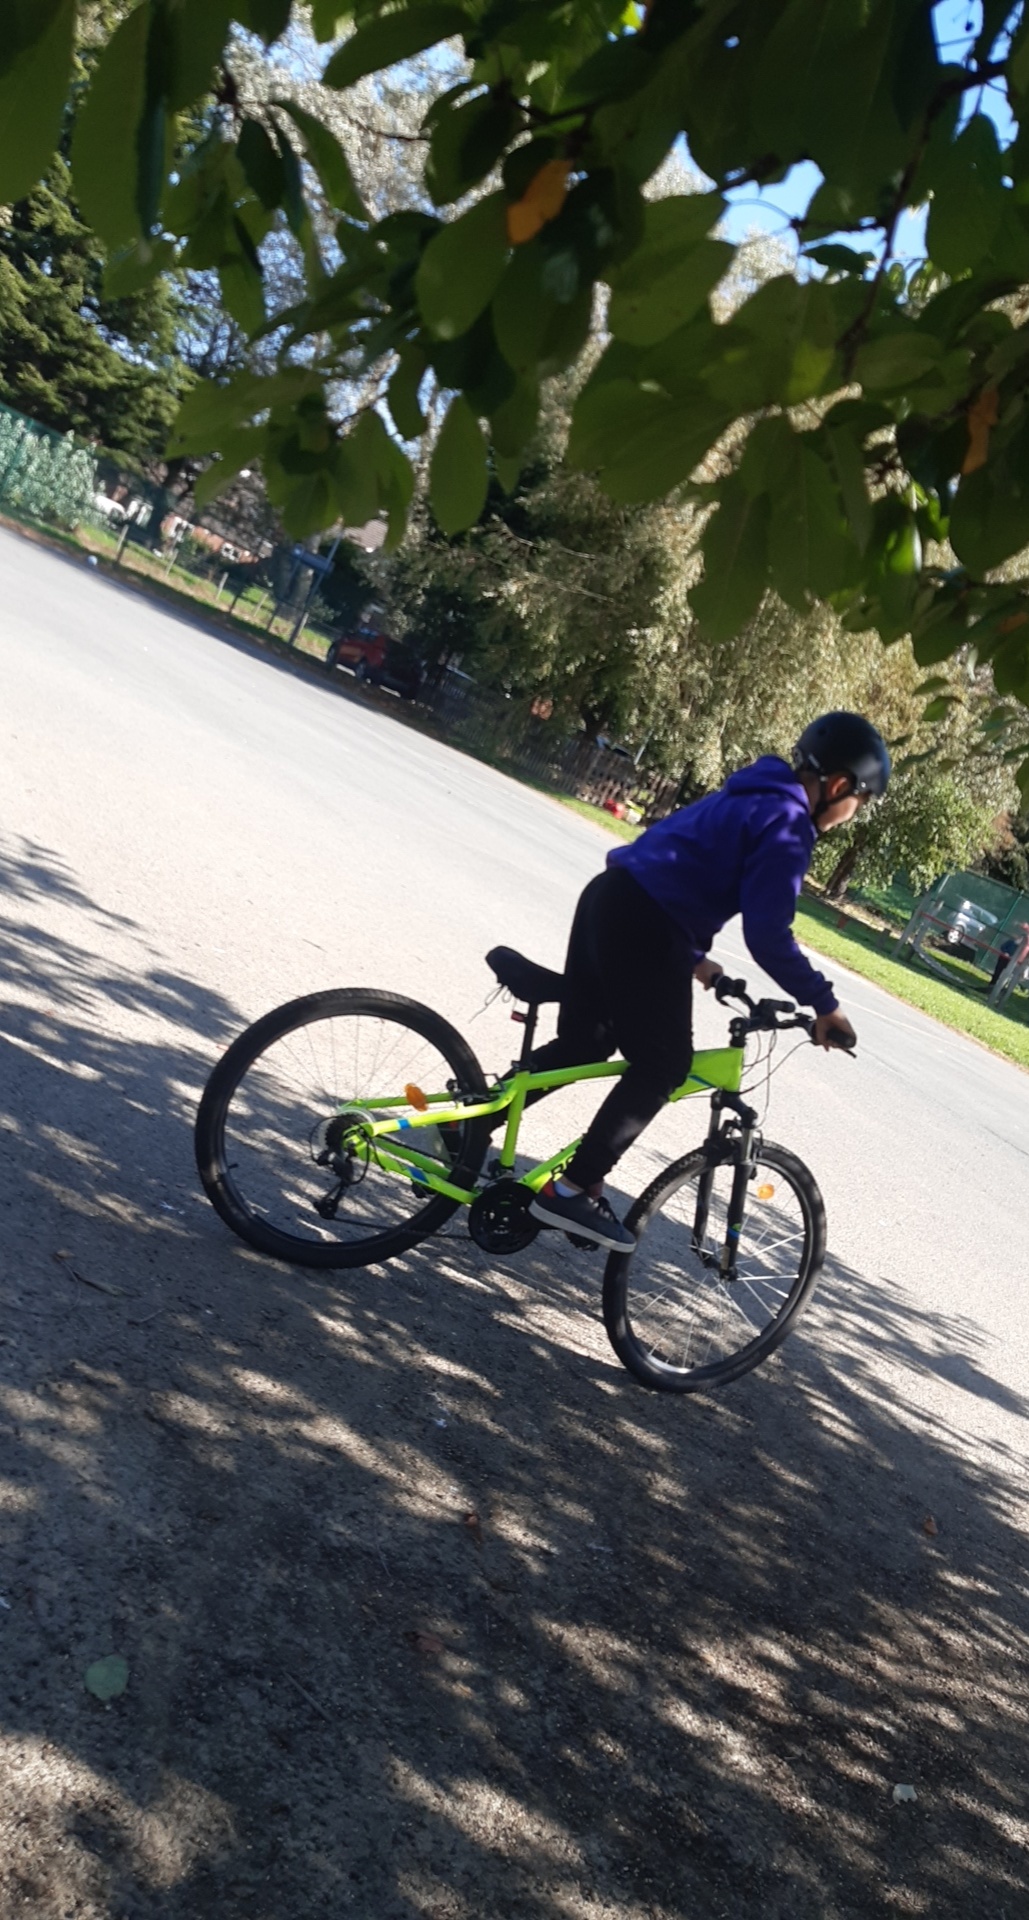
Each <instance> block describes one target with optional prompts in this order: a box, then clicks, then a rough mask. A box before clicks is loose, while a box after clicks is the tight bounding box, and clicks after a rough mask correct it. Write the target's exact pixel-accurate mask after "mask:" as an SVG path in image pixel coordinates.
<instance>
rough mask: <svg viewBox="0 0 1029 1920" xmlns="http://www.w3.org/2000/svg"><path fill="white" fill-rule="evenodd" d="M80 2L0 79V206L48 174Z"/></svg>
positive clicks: (61, 10)
mask: <svg viewBox="0 0 1029 1920" xmlns="http://www.w3.org/2000/svg"><path fill="white" fill-rule="evenodd" d="M74 37H75V0H61V3H60V5H59V6H57V7H56V8H55V9H53V11H52V16H51V18H50V21H49V24H48V25H47V27H46V30H45V32H43V33H41V34H40V36H39V38H38V39H36V40H33V41H32V43H31V44H30V45H29V46H27V47H25V48H23V50H22V52H21V53H20V54H19V56H18V58H17V59H16V60H15V61H14V62H13V64H12V65H11V66H9V67H8V68H7V70H6V72H5V73H4V74H3V76H2V78H0V206H10V205H11V204H13V202H14V201H16V200H20V199H21V198H22V197H23V195H24V194H26V193H28V191H29V189H30V187H33V186H35V184H36V181H37V180H39V179H40V178H41V177H42V175H43V174H44V173H45V172H46V170H47V167H48V166H49V164H50V161H51V159H52V157H53V153H54V149H55V147H56V146H57V142H58V140H59V138H60V134H61V122H62V119H63V117H64V103H65V100H66V99H67V97H68V89H69V86H70V83H71V62H72V47H73V45H74Z"/></svg>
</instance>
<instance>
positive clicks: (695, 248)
mask: <svg viewBox="0 0 1029 1920" xmlns="http://www.w3.org/2000/svg"><path fill="white" fill-rule="evenodd" d="M724 211H725V202H724V200H723V199H722V197H721V195H720V194H717V193H700V194H689V195H686V194H676V195H670V196H669V197H668V199H666V200H652V201H650V202H648V204H647V207H646V212H645V215H644V228H643V238H642V240H641V242H640V244H639V245H638V246H637V247H636V248H635V249H634V251H633V252H632V253H631V254H630V255H629V257H628V259H627V260H625V261H624V262H623V263H622V264H621V265H620V266H618V267H617V268H615V270H614V271H613V272H612V273H611V274H610V275H609V276H608V277H609V281H610V285H611V304H610V308H609V311H608V323H609V325H610V328H611V331H612V333H614V334H616V335H618V337H619V338H620V339H623V340H629V341H631V342H633V343H634V344H635V345H638V346H650V345H651V344H652V343H653V342H654V341H656V340H663V339H664V338H665V335H666V334H669V333H672V332H673V331H674V329H675V328H676V327H679V326H681V325H682V324H683V322H684V321H685V320H689V319H690V318H692V316H693V314H694V313H695V312H696V311H697V308H698V307H699V306H700V305H701V303H702V302H703V301H704V300H705V299H706V298H707V295H708V294H709V293H710V291H711V288H712V287H713V286H714V285H715V284H716V282H717V281H718V280H719V279H720V278H721V276H722V274H723V273H724V272H725V271H726V269H727V267H728V266H729V264H730V262H731V260H732V257H733V249H732V248H731V247H727V246H725V245H724V243H723V242H721V241H717V240H709V239H708V238H707V235H708V234H709V232H710V230H711V228H712V227H713V226H714V224H715V222H716V221H717V220H719V219H720V218H721V215H722V213H723V212H724Z"/></svg>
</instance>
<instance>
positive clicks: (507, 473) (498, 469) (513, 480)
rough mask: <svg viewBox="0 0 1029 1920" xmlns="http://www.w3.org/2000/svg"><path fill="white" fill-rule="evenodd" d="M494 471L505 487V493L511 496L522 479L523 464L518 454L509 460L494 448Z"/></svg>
mask: <svg viewBox="0 0 1029 1920" xmlns="http://www.w3.org/2000/svg"><path fill="white" fill-rule="evenodd" d="M493 471H494V473H495V474H496V476H497V479H498V480H499V482H500V484H501V486H502V487H503V489H504V492H505V493H508V494H511V493H513V492H514V490H515V488H516V486H517V485H518V482H519V480H520V479H521V477H522V463H521V461H520V460H519V458H518V456H517V454H515V455H514V456H513V457H511V458H510V459H509V458H508V456H507V455H506V454H503V453H498V452H497V450H496V448H494V449H493Z"/></svg>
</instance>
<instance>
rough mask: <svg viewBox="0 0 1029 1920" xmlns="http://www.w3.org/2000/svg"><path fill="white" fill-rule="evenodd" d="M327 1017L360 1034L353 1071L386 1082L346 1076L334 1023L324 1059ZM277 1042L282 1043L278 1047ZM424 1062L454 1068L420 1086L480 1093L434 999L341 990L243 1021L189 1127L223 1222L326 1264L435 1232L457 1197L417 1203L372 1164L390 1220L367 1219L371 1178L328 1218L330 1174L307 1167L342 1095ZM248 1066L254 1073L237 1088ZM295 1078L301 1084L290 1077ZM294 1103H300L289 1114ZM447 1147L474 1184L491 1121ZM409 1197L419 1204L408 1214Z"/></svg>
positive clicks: (253, 1241) (267, 1248)
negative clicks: (298, 1040) (322, 1208)
mask: <svg viewBox="0 0 1029 1920" xmlns="http://www.w3.org/2000/svg"><path fill="white" fill-rule="evenodd" d="M360 1021H367V1022H368V1023H370V1031H369V1030H368V1029H366V1031H365V1034H364V1036H363V1037H364V1039H365V1041H366V1046H365V1053H364V1062H363V1064H362V1060H361V1039H362V1035H361V1033H360V1032H359V1031H356V1030H355V1023H358V1022H360ZM327 1022H337V1023H338V1022H344V1023H348V1022H349V1023H350V1025H349V1027H347V1028H346V1029H345V1031H346V1033H348V1034H349V1035H350V1038H351V1039H352V1040H353V1041H354V1043H355V1046H356V1054H355V1058H356V1061H357V1067H356V1068H352V1069H351V1076H350V1077H351V1078H352V1077H353V1074H354V1073H355V1072H356V1074H357V1077H358V1078H360V1077H361V1076H362V1074H363V1077H364V1079H365V1080H366V1081H367V1080H368V1078H369V1076H371V1077H372V1078H373V1079H374V1078H375V1076H376V1075H378V1074H379V1072H380V1071H381V1074H382V1077H383V1079H384V1080H385V1077H386V1073H387V1071H388V1072H389V1074H390V1079H389V1084H383V1085H381V1086H380V1085H377V1084H376V1085H374V1086H370V1085H365V1086H361V1085H355V1084H350V1079H348V1077H347V1063H346V1062H344V1064H343V1065H339V1064H338V1051H339V1050H338V1049H337V1047H336V1038H337V1035H336V1032H335V1030H333V1035H332V1048H331V1053H332V1058H331V1062H330V1065H329V1066H326V1064H325V1062H324V1060H323V1059H322V1058H320V1056H319V1051H318V1048H317V1047H316V1045H315V1036H316V1035H317V1036H318V1038H319V1041H320V1042H324V1039H325V1028H326V1023H327ZM376 1034H378V1037H379V1039H380V1041H381V1040H382V1038H383V1036H385V1039H386V1041H387V1042H389V1041H390V1039H391V1038H392V1040H393V1044H392V1045H387V1046H386V1052H387V1055H388V1058H387V1060H385V1061H382V1064H381V1068H380V1060H381V1056H382V1052H383V1047H382V1045H375V1044H373V1043H374V1041H375V1039H376ZM300 1035H305V1036H306V1044H302V1047H301V1050H300V1052H299V1053H298V1051H297V1048H296V1047H295V1046H290V1045H289V1044H288V1043H290V1042H291V1041H292V1040H293V1038H294V1037H295V1036H300ZM405 1039H410V1041H411V1043H412V1044H411V1047H410V1052H411V1054H412V1057H413V1060H412V1059H408V1058H407V1057H406V1053H407V1051H408V1050H407V1048H406V1046H405ZM279 1043H287V1044H285V1046H284V1049H283V1051H282V1052H280V1053H276V1052H275V1051H274V1050H275V1049H276V1048H277V1047H278V1046H279ZM348 1044H349V1042H348ZM401 1047H403V1048H404V1052H405V1057H404V1058H403V1059H402V1060H401V1059H396V1055H397V1053H398V1049H399V1048H401ZM308 1054H309V1055H310V1061H311V1063H312V1064H311V1065H308V1058H307V1056H308ZM419 1059H421V1060H422V1061H423V1063H430V1064H431V1069H432V1070H433V1071H434V1072H435V1073H438V1072H439V1071H440V1070H441V1063H442V1069H443V1070H445V1069H449V1073H448V1074H446V1077H445V1078H444V1079H443V1080H442V1081H441V1083H440V1084H438V1085H437V1084H435V1082H434V1080H430V1081H429V1084H428V1086H427V1089H426V1090H431V1091H436V1092H438V1091H442V1088H443V1087H444V1086H446V1084H447V1080H448V1079H449V1080H452V1081H453V1082H454V1083H455V1085H456V1088H457V1091H458V1094H459V1095H460V1094H470V1095H472V1096H473V1097H475V1098H476V1099H478V1098H485V1097H486V1094H487V1084H486V1078H485V1075H484V1073H483V1070H482V1068H481V1066H480V1065H479V1062H478V1060H477V1059H476V1057H475V1055H474V1053H473V1052H472V1050H471V1048H470V1047H469V1045H468V1043H467V1041H465V1040H464V1039H463V1038H462V1036H461V1035H460V1034H459V1033H458V1032H457V1030H456V1028H454V1027H452V1026H451V1025H450V1024H449V1022H448V1021H446V1020H444V1019H442V1017H441V1016H440V1015H439V1014H437V1013H434V1012H433V1011H432V1009H431V1008H429V1007H425V1006H422V1005H421V1003H420V1002H419V1001H417V1000H408V999H405V998H403V996H401V995H400V994H394V993H383V992H378V991H375V990H373V989H370V988H369V989H365V988H350V987H339V988H335V989H332V990H330V991H327V992H324V993H313V994H307V995H305V996H304V997H303V998H301V999H298V1000H291V1001H289V1002H288V1003H287V1004H286V1005H285V1006H282V1007H276V1008H275V1009H274V1010H273V1011H272V1012H271V1013H267V1014H265V1015H264V1016H263V1018H262V1019H260V1020H258V1021H256V1022H255V1023H254V1025H253V1026H251V1027H248V1028H247V1029H246V1031H245V1032H244V1033H241V1034H240V1035H239V1036H238V1038H237V1039H235V1040H234V1041H233V1042H232V1045H231V1046H230V1047H229V1048H228V1050H227V1052H226V1053H224V1054H223V1056H222V1058H221V1059H220V1060H219V1062H218V1064H217V1066H216V1067H215V1068H214V1071H213V1073H212V1074H211V1077H210V1079H209V1080H208V1082H207V1085H206V1087H205V1089H204V1092H203V1095H202V1098H201V1101H200V1105H199V1108H198V1110H197V1117H196V1125H195V1129H194V1146H195V1152H196V1163H197V1170H198V1172H199V1174H200V1179H201V1182H202V1185H203V1188H204V1191H205V1193H206V1194H207V1197H208V1199H209V1200H210V1201H211V1204H212V1206H213V1207H214V1208H215V1210H216V1211H217V1213H219V1214H220V1216H221V1218H222V1219H223V1220H224V1221H225V1224H226V1225H227V1226H229V1227H231V1228H232V1231H233V1232H234V1233H236V1234H238V1235H239V1237H240V1238H241V1239H243V1240H245V1241H247V1243H248V1244H249V1245H250V1246H252V1247H256V1248H257V1249H258V1251H259V1252H261V1253H268V1254H271V1255H273V1256H274V1257H275V1258H276V1259H279V1260H287V1261H289V1262H291V1263H292V1264H294V1265H298V1266H306V1267H323V1268H325V1267H360V1266H370V1265H372V1264H374V1263H375V1262H377V1261H380V1260H389V1259H392V1258H393V1256H394V1255H396V1254H398V1253H403V1252H405V1251H406V1250H407V1249H408V1248H409V1247H413V1246H416V1245H417V1244H418V1242H419V1241H420V1240H424V1239H425V1238H426V1237H427V1236H428V1235H429V1234H431V1233H435V1232H436V1231H437V1229H438V1228H439V1227H441V1226H442V1225H443V1224H444V1222H445V1221H446V1220H449V1219H450V1217H451V1215H452V1214H453V1213H455V1212H456V1210H457V1208H458V1206H459V1205H460V1204H461V1203H460V1201H457V1200H451V1199H449V1198H448V1197H447V1196H446V1195H445V1194H434V1195H432V1196H431V1198H429V1199H428V1200H425V1201H423V1202H421V1204H419V1201H420V1199H421V1196H420V1193H419V1190H418V1186H417V1183H416V1182H415V1181H405V1180H404V1178H403V1177H402V1176H401V1175H394V1174H387V1173H384V1172H381V1171H380V1170H378V1169H375V1175H374V1185H373V1194H372V1201H371V1207H372V1208H375V1207H377V1208H378V1209H379V1213H380V1215H381V1213H382V1211H383V1209H386V1210H389V1209H391V1210H392V1215H393V1217H392V1218H391V1219H390V1220H389V1221H388V1223H387V1224H385V1225H381V1224H380V1225H379V1226H378V1227H376V1226H375V1225H374V1224H373V1223H372V1221H371V1220H369V1219H368V1218H367V1217H364V1216H367V1215H368V1214H369V1211H370V1206H369V1200H368V1196H367V1195H366V1194H365V1186H366V1185H367V1180H366V1179H362V1181H361V1183H360V1184H355V1186H354V1187H353V1188H352V1189H351V1190H350V1192H349V1193H348V1196H347V1208H342V1207H341V1213H342V1216H343V1217H342V1218H336V1219H334V1220H333V1221H332V1222H331V1223H330V1222H329V1221H327V1220H324V1219H322V1218H321V1217H320V1215H319V1214H318V1212H317V1208H316V1205H315V1201H316V1199H317V1197H318V1195H317V1194H316V1192H315V1189H316V1188H317V1187H319V1185H320V1189H321V1193H322V1195H324V1192H325V1188H326V1185H330V1186H331V1185H332V1184H333V1176H332V1175H331V1174H329V1173H327V1172H326V1171H325V1170H324V1169H323V1168H317V1172H316V1173H314V1174H312V1168H315V1167H316V1164H317V1163H316V1161H315V1157H314V1144H315V1143H316V1142H317V1141H318V1138H319V1135H318V1129H319V1127H321V1128H323V1132H322V1135H321V1139H324V1137H325V1136H324V1127H325V1126H327V1125H328V1124H330V1123H331V1120H332V1119H333V1118H334V1117H335V1116H336V1115H338V1113H339V1111H340V1110H341V1108H345V1105H346V1100H347V1098H348V1097H349V1098H354V1099H356V1098H362V1097H363V1098H368V1097H369V1096H371V1095H373V1094H374V1093H376V1092H377V1093H379V1094H381V1096H382V1097H383V1098H386V1097H388V1096H389V1095H390V1094H391V1093H400V1092H401V1091H402V1090H403V1088H404V1087H405V1085H406V1084H407V1082H408V1081H409V1080H412V1081H414V1080H417V1078H418V1076H417V1073H416V1071H415V1070H414V1066H416V1065H417V1062H418V1060H419ZM395 1060H396V1064H395V1068H394V1061H395ZM262 1063H264V1065H263V1068H262ZM252 1070H253V1072H254V1078H253V1079H252V1080H251V1081H250V1083H249V1090H248V1091H247V1092H246V1093H244V1092H243V1091H242V1089H244V1087H246V1086H247V1085H248V1075H250V1074H251V1073H252ZM261 1072H263V1076H264V1080H263V1082H262V1080H261V1079H260V1078H259V1073H261ZM305 1077H306V1078H307V1079H309V1081H310V1083H311V1084H310V1087H308V1088H305V1087H304V1085H303V1081H304V1079H305ZM330 1080H331V1090H330ZM291 1081H293V1082H295V1083H296V1084H295V1085H291V1084H290V1082H291ZM315 1083H317V1088H316V1085H315ZM418 1084H421V1081H420V1080H418ZM248 1101H249V1103H250V1104H249V1109H248V1106H247V1102H248ZM234 1103H235V1104H234ZM294 1107H297V1108H298V1111H297V1113H296V1114H294V1113H293V1111H292V1109H293V1108H294ZM312 1112H313V1113H314V1115H315V1119H314V1124H313V1125H312V1124H311V1115H312ZM248 1129H249V1133H248V1131H247V1130H248ZM452 1144H453V1152H452V1153H451V1148H450V1144H449V1143H448V1148H447V1150H448V1153H450V1157H451V1158H452V1161H453V1165H454V1168H455V1170H456V1172H457V1174H458V1177H459V1180H460V1182H461V1183H462V1184H467V1185H469V1186H470V1185H472V1184H474V1181H475V1177H476V1175H477V1174H478V1172H479V1169H480V1167H481V1166H482V1162H483V1159H484V1158H485V1154H486V1149H487V1146H488V1144H489V1126H488V1122H487V1121H486V1120H485V1119H484V1118H480V1119H478V1120H469V1121H465V1122H463V1123H461V1132H460V1137H459V1138H458V1139H456V1140H455V1141H453V1143H452ZM426 1150H429V1148H428V1145H427V1146H426ZM271 1151H275V1152H278V1153H279V1154H280V1155H281V1158H282V1162H283V1171H282V1176H281V1182H277V1180H276V1177H275V1176H274V1175H271V1174H268V1173H266V1172H265V1171H264V1163H265V1162H266V1161H267V1159H268V1158H269V1155H270V1152H271ZM305 1180H306V1186H305ZM280 1187H281V1190H280ZM258 1196H259V1197H258ZM358 1196H360V1199H358ZM412 1205H413V1206H414V1207H415V1211H414V1212H413V1213H410V1212H409V1209H410V1208H411V1207H412ZM348 1208H349V1209H350V1210H349V1211H348V1210H347V1209H348ZM355 1208H357V1209H358V1210H357V1211H356V1212H355V1211H354V1209H355ZM362 1210H363V1213H362ZM397 1216H399V1217H397Z"/></svg>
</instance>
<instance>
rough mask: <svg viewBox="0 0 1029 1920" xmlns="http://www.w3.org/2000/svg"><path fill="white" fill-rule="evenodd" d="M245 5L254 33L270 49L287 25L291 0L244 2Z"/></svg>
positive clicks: (253, 0) (247, 0)
mask: <svg viewBox="0 0 1029 1920" xmlns="http://www.w3.org/2000/svg"><path fill="white" fill-rule="evenodd" d="M245 4H246V10H247V12H248V14H249V16H250V25H251V26H252V28H253V30H254V32H255V33H259V34H260V36H261V38H262V40H263V41H264V43H265V46H266V47H270V46H271V44H272V41H273V40H277V39H278V38H279V36H280V34H283V33H285V31H286V28H287V27H288V25H289V16H290V10H291V8H292V5H293V0H245Z"/></svg>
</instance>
